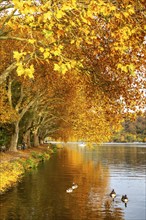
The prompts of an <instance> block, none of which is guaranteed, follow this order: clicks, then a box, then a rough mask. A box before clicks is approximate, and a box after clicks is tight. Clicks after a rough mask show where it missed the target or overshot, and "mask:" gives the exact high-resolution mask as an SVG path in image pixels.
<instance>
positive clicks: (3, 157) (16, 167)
mask: <svg viewBox="0 0 146 220" xmlns="http://www.w3.org/2000/svg"><path fill="white" fill-rule="evenodd" d="M54 150H55V148H54ZM54 150H53V149H50V148H49V149H48V147H47V145H43V146H39V147H35V148H29V149H26V150H18V151H16V152H10V151H6V152H5V153H4V152H1V153H0V195H2V194H4V193H6V192H7V191H8V190H10V189H11V188H13V187H15V186H16V185H17V183H18V182H20V181H21V179H22V177H23V176H24V175H25V173H26V172H27V171H28V170H31V169H36V168H37V166H38V165H39V163H41V162H43V161H45V160H49V158H50V156H51V155H52V154H53V153H54Z"/></svg>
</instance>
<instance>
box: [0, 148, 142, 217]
mask: <svg viewBox="0 0 146 220" xmlns="http://www.w3.org/2000/svg"><path fill="white" fill-rule="evenodd" d="M73 182H75V183H77V184H78V188H77V189H75V190H74V191H73V192H72V193H67V192H66V189H67V188H69V187H70V186H72V183H73ZM112 189H115V191H116V193H117V197H116V198H115V201H112V200H111V198H110V196H109V193H110V192H111V190H112ZM123 194H127V195H128V198H129V201H128V204H127V207H125V205H124V203H122V202H121V196H122V195H123ZM0 208H1V212H0V220H21V219H22V220H145V219H146V146H136V145H135V146H134V145H133V146H132V145H127V146H126V145H125V146H119V145H117V146H115V145H113V146H111V145H106V146H98V147H96V149H95V150H93V149H89V148H86V147H85V148H81V147H78V146H77V145H66V146H65V147H64V149H61V150H59V151H58V152H57V153H56V154H55V155H53V156H52V157H51V159H50V160H49V161H47V162H45V163H43V164H41V165H40V166H39V168H38V170H35V171H32V172H30V173H27V175H26V176H25V177H24V178H23V181H22V182H21V183H19V184H18V186H17V187H15V188H14V189H13V190H11V191H9V192H8V193H7V194H6V195H3V196H1V206H0Z"/></svg>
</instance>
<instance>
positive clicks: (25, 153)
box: [0, 144, 48, 163]
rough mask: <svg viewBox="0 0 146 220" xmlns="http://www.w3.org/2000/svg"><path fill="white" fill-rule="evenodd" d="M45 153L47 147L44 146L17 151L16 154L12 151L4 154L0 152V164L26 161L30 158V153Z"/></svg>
mask: <svg viewBox="0 0 146 220" xmlns="http://www.w3.org/2000/svg"><path fill="white" fill-rule="evenodd" d="M46 151H48V149H47V145H46V144H45V145H42V146H39V147H32V148H29V149H26V150H18V151H16V152H12V151H6V152H5V153H3V152H0V163H3V162H13V161H15V160H18V159H21V158H26V159H27V158H29V157H30V156H31V154H32V152H36V153H44V152H46Z"/></svg>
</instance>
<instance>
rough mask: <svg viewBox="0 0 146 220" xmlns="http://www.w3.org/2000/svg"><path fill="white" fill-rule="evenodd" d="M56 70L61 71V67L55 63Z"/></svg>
mask: <svg viewBox="0 0 146 220" xmlns="http://www.w3.org/2000/svg"><path fill="white" fill-rule="evenodd" d="M54 70H56V71H60V65H58V64H57V63H55V64H54Z"/></svg>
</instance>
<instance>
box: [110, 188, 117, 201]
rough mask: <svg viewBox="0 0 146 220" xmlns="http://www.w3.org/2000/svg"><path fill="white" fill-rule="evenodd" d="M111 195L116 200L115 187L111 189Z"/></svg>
mask: <svg viewBox="0 0 146 220" xmlns="http://www.w3.org/2000/svg"><path fill="white" fill-rule="evenodd" d="M110 197H111V198H112V199H113V200H114V198H115V197H116V193H115V191H114V189H113V190H112V191H111V193H110Z"/></svg>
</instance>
